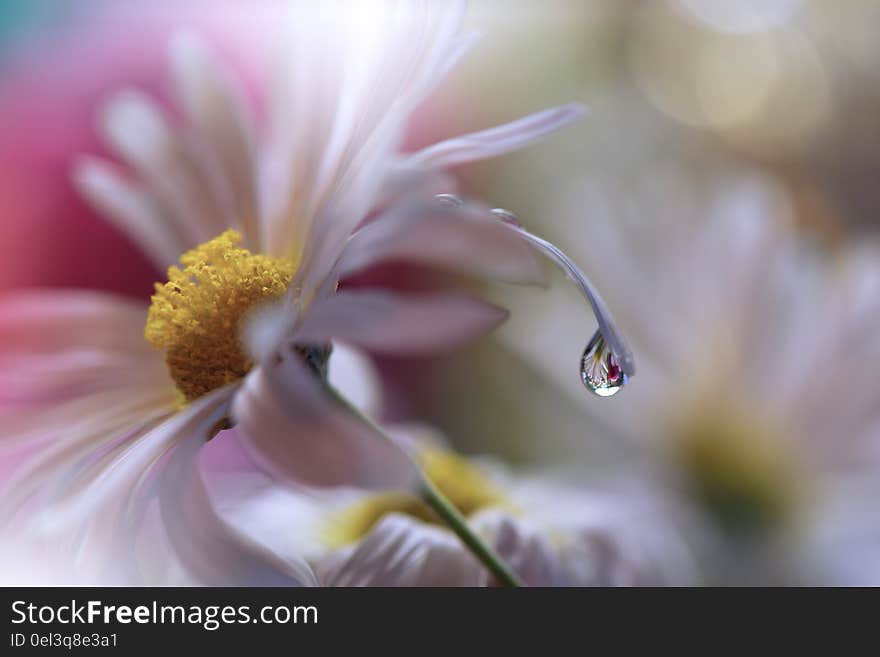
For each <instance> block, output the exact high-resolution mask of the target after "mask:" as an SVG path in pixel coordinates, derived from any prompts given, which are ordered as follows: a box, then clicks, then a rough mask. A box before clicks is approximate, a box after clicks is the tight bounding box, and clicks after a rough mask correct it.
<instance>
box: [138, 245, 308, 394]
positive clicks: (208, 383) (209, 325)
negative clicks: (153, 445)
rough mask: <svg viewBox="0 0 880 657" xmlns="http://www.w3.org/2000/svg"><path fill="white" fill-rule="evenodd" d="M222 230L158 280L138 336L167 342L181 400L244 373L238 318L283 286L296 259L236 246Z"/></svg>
mask: <svg viewBox="0 0 880 657" xmlns="http://www.w3.org/2000/svg"><path fill="white" fill-rule="evenodd" d="M240 241H241V235H240V234H239V233H238V232H236V231H234V230H227V231H225V232H224V233H222V234H221V235H219V236H217V237H215V238H214V239H212V240H210V241H208V242H205V243H204V244H201V245H199V246H197V247H196V248H194V249H192V250H191V251H187V252H186V253H184V254H183V255H182V256H181V258H180V263H181V265H182V267H183V268H182V269H181V268H180V267H176V266H172V267H169V268H168V282H167V283H164V284H162V283H156V293H155V294H154V295H153V297H152V304H151V305H150V311H149V314H148V315H147V325H146V327H145V328H144V337H146V339H147V341H148V342H149V343H150V344H152V345H153V346H154V347H157V348H159V349H164V350H165V362H166V363H167V365H168V371H169V373H170V374H171V378H172V379H174V382H175V383H176V384H177V388H178V391H179V393H180V395H181V396H182V398H183V400H185V401H186V402H190V401H193V400H194V399H197V398H199V397H201V396H202V395H204V394H206V393H208V392H210V391H212V390H214V389H216V388H219V387H221V386H223V385H226V384H227V383H231V382H233V381H236V380H238V379H240V378H242V377H244V375H245V374H247V373H248V371H249V370H250V368H251V366H252V365H253V363H252V362H251V360H250V359H249V358H248V356H247V355H246V353H245V351H244V348H243V345H242V343H241V338H240V328H241V320H242V318H243V317H244V316H245V314H246V313H247V312H248V311H249V310H250V309H251V308H253V307H254V305H256V304H258V303H259V302H262V301H268V300H270V299H275V298H278V297H280V296H281V295H283V294H284V292H285V291H286V290H287V288H288V286H289V285H290V281H291V279H292V278H293V272H294V269H295V264H294V263H293V262H292V261H290V260H286V259H282V258H273V257H270V256H266V255H254V254H252V253H251V252H250V251H248V250H247V249H243V248H240V247H238V246H237V245H238V243H239V242H240Z"/></svg>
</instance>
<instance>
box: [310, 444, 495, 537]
mask: <svg viewBox="0 0 880 657" xmlns="http://www.w3.org/2000/svg"><path fill="white" fill-rule="evenodd" d="M419 462H420V464H421V466H422V468H423V469H424V471H425V474H426V475H427V476H428V478H429V479H430V480H431V481H432V482H433V483H434V485H435V486H437V488H438V489H440V491H441V492H442V493H443V494H444V495H445V496H446V497H447V499H449V501H450V502H452V504H453V505H454V506H455V507H456V508H457V509H458V510H459V512H461V514H462V515H464V516H470V515H472V514H474V513H476V512H477V511H479V510H481V509H485V508H487V507H491V506H497V505H499V504H503V502H504V498H503V497H502V495H501V493H500V492H499V491H498V490H497V489H496V488H495V486H493V485H492V483H491V482H490V481H489V480H488V479H487V478H486V476H485V475H484V474H483V473H482V472H480V471H479V470H478V469H477V468H475V467H474V466H472V465H471V464H470V463H468V462H467V460H466V459H464V458H462V457H460V456H457V455H455V454H452V453H451V452H447V451H445V450H441V449H436V448H431V449H426V450H423V451H422V453H421V454H420V456H419ZM389 513H403V514H406V515H409V516H412V517H414V518H418V519H419V520H422V521H423V522H427V523H431V524H438V525H444V523H443V521H442V520H441V519H440V517H439V516H438V515H437V514H436V513H435V512H434V511H433V510H432V509H431V508H430V507H429V506H428V505H427V504H425V503H424V502H422V501H421V500H420V499H419V498H418V497H416V496H414V495H410V494H407V493H385V494H378V495H372V496H370V497H368V498H366V499H364V500H363V501H361V502H357V503H356V504H354V505H352V506H350V507H348V508H346V509H344V510H343V511H342V512H341V513H340V514H339V515H337V516H336V517H334V518H333V519H332V520H331V523H330V526H329V531H328V532H327V535H326V539H327V542H328V543H329V544H330V546H332V547H333V546H342V545H346V544H348V543H353V542H354V541H357V540H359V539H361V538H363V536H365V535H366V534H367V532H369V531H370V529H371V528H372V527H373V525H375V524H376V523H377V522H379V520H381V519H382V517H383V516H385V515H387V514H389Z"/></svg>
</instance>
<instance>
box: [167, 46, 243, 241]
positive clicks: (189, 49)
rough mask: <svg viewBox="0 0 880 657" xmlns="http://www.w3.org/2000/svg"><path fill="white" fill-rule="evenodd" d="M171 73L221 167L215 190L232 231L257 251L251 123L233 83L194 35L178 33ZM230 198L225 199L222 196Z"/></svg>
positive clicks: (202, 139) (195, 125)
mask: <svg viewBox="0 0 880 657" xmlns="http://www.w3.org/2000/svg"><path fill="white" fill-rule="evenodd" d="M171 58H172V70H173V73H174V81H175V84H176V90H177V94H178V97H179V100H180V104H181V106H182V107H183V109H184V111H185V114H186V118H187V119H188V120H189V123H190V125H191V126H192V128H193V129H194V130H195V132H196V134H197V135H198V137H199V140H198V141H199V143H201V144H202V146H203V148H204V150H205V155H206V157H207V158H208V159H209V160H211V161H212V162H215V163H216V165H217V166H218V168H219V172H218V173H219V176H220V177H221V178H222V184H221V185H220V186H219V188H218V189H217V192H218V193H219V194H222V195H223V196H224V201H226V202H227V203H228V205H230V206H231V207H232V208H233V214H234V218H235V222H234V223H233V224H232V225H233V226H234V227H236V228H239V229H240V230H241V231H242V234H243V236H244V244H245V246H247V247H248V248H251V249H257V248H259V247H260V243H259V231H258V228H257V223H258V221H259V218H260V217H259V208H258V202H257V181H256V172H257V166H256V155H255V152H254V136H253V132H254V128H253V119H252V117H251V116H250V115H249V113H248V107H247V105H246V103H245V95H244V93H243V91H242V89H241V88H240V87H239V85H238V84H237V80H236V79H235V78H233V77H232V76H231V75H228V74H227V73H226V71H225V70H224V69H223V68H222V67H221V66H220V65H218V63H217V62H216V61H215V60H214V58H213V56H212V53H211V52H210V51H209V50H208V48H207V46H206V45H205V44H204V43H203V42H202V41H201V40H200V39H199V38H198V37H196V36H195V35H194V34H191V33H188V32H184V33H179V34H177V35H176V37H175V39H174V41H173V43H172V49H171ZM226 197H228V198H226Z"/></svg>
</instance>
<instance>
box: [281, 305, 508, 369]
mask: <svg viewBox="0 0 880 657" xmlns="http://www.w3.org/2000/svg"><path fill="white" fill-rule="evenodd" d="M506 318H507V312H506V311H505V310H503V309H501V308H498V307H496V306H492V305H490V304H487V303H485V302H483V301H480V300H478V299H473V298H471V297H465V296H460V295H447V294H431V295H401V294H392V293H389V292H379V291H363V292H361V291H342V292H337V293H336V294H334V295H332V296H330V297H327V298H325V299H321V300H319V301H316V302H315V303H314V305H313V306H312V307H311V308H310V309H309V312H308V313H307V315H306V317H305V318H304V320H303V322H302V324H301V325H300V327H299V329H298V330H297V332H296V340H297V341H298V342H301V343H306V344H308V343H310V342H316V343H322V342H326V341H328V340H331V339H336V340H341V341H342V342H347V343H349V344H353V345H356V346H358V347H361V348H363V349H366V350H368V351H376V352H382V353H398V354H415V353H425V352H432V351H437V350H443V349H450V348H452V347H454V346H456V345H458V344H460V343H462V342H464V341H467V340H470V339H473V338H474V337H476V336H479V335H481V334H483V333H485V332H487V331H489V330H491V329H493V328H495V327H496V326H497V325H498V324H500V323H501V322H502V321H504V319H506Z"/></svg>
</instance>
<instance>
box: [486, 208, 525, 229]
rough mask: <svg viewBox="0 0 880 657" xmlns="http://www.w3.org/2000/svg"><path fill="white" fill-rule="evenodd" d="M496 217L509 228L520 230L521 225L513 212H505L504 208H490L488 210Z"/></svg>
mask: <svg viewBox="0 0 880 657" xmlns="http://www.w3.org/2000/svg"><path fill="white" fill-rule="evenodd" d="M489 212H491V213H492V214H494V215H495V216H496V217H498V218H499V219H501V221H503V222H504V223H506V224H510V225H511V226H516V227H517V228H522V223H521V222H520V220H519V217H517V216H516V215H515V214H514V213H513V212H511V211H510V210H505V209H504V208H492V209H491V210H489Z"/></svg>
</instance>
